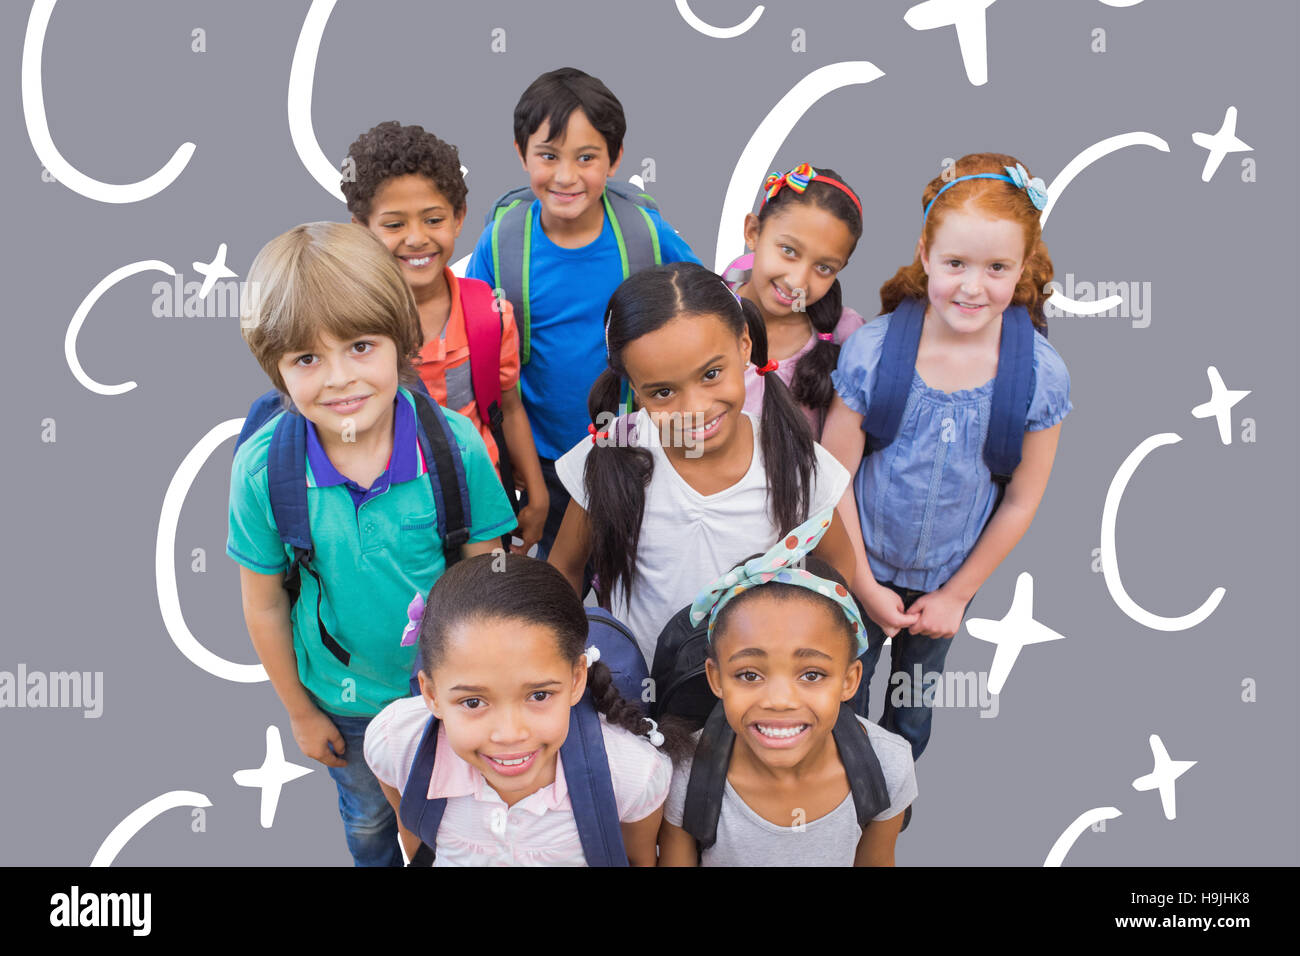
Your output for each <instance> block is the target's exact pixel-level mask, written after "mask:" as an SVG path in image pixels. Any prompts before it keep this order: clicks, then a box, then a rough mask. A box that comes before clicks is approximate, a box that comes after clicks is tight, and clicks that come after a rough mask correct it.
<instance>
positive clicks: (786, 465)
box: [740, 299, 817, 528]
mask: <svg viewBox="0 0 1300 956" xmlns="http://www.w3.org/2000/svg"><path fill="white" fill-rule="evenodd" d="M740 306H741V309H743V310H744V313H745V321H746V322H747V323H748V324H749V337H750V341H751V342H752V346H751V348H750V353H749V360H750V361H751V362H753V363H754V364H755V365H757V366H760V367H761V366H763V365H766V364H767V329H766V327H765V326H764V324H763V317H762V315H761V314H760V313H759V311H758V306H756V305H754V303H752V302H750V301H749V300H748V299H742V300H741V303H740ZM760 421H761V424H762V427H761V428H760V430H759V431H760V433H761V436H762V450H763V467H764V469H765V470H766V472H767V492H768V507H769V509H770V514H771V517H772V522H773V524H775V525H776V526H777V527H778V528H794V527H797V526H799V525H801V524H803V523H804V522H805V521H807V520H808V509H809V507H810V502H811V499H812V483H813V477H814V475H815V473H816V469H817V457H816V453H815V452H814V450H813V436H812V431H811V430H810V429H809V427H808V419H807V418H805V417H804V414H803V412H802V411H800V410H799V406H798V405H797V404H795V400H794V396H793V395H791V394H790V390H789V389H788V388H786V386H785V382H783V381H781V378H780V376H778V375H765V376H764V377H763V411H762V417H761V419H760Z"/></svg>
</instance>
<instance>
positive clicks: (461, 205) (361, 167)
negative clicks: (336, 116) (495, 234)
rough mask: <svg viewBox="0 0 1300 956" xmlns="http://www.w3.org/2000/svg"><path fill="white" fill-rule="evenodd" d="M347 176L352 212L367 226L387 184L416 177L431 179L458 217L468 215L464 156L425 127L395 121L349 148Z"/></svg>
mask: <svg viewBox="0 0 1300 956" xmlns="http://www.w3.org/2000/svg"><path fill="white" fill-rule="evenodd" d="M354 170H355V178H354V177H353V176H352V175H351V173H352V172H353V171H354ZM341 172H342V174H343V182H342V184H341V186H342V189H343V197H344V198H345V199H346V200H347V203H348V212H350V213H352V215H353V216H354V217H356V219H357V221H358V222H361V223H368V222H369V221H370V211H371V210H370V204H371V203H372V202H373V201H374V198H375V193H376V192H378V191H379V187H380V186H382V185H383V184H384V182H385V181H386V180H389V179H393V178H394V177H397V176H408V175H411V174H413V173H414V174H417V175H420V176H425V177H427V178H428V179H429V180H430V181H431V182H432V183H433V184H434V186H436V187H437V188H438V192H440V193H442V194H443V195H444V196H445V197H447V201H448V202H449V203H451V206H452V211H453V212H455V213H456V214H457V215H459V214H460V213H462V212H464V211H465V196H466V195H467V194H468V193H469V187H467V186H466V185H465V178H464V177H463V176H462V175H461V174H460V154H459V153H458V152H457V151H456V147H455V146H452V145H451V144H450V143H444V142H443V141H442V140H440V139H439V138H438V137H436V136H434V135H433V134H432V133H427V132H425V130H424V127H423V126H403V125H401V124H400V123H398V122H397V121H396V120H389V121H388V122H386V123H380V124H379V125H378V126H376V127H374V128H373V129H370V130H367V131H366V132H364V133H362V134H361V135H360V136H358V137H357V138H356V141H355V142H354V143H353V144H352V145H351V146H349V147H348V156H347V159H345V160H344V161H343V167H342V170H341Z"/></svg>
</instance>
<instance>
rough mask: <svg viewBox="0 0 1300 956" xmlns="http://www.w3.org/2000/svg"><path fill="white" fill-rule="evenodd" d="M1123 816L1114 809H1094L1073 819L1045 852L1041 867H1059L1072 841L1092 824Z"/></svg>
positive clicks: (1072, 843)
mask: <svg viewBox="0 0 1300 956" xmlns="http://www.w3.org/2000/svg"><path fill="white" fill-rule="evenodd" d="M1120 816H1123V814H1122V813H1120V812H1119V811H1118V810H1116V809H1115V808H1114V807H1094V808H1093V809H1091V810H1085V811H1084V812H1083V813H1081V814H1079V815H1078V816H1077V817H1075V820H1074V822H1073V823H1071V824H1070V825H1069V826H1068V827H1066V828H1065V832H1064V833H1062V834H1061V835H1060V836H1059V837H1057V838H1056V842H1055V843H1053V844H1052V848H1051V849H1050V850H1049V851H1048V852H1047V859H1046V860H1044V861H1043V866H1045V867H1047V866H1060V865H1061V862H1062V861H1063V860H1064V859H1065V854H1067V853H1069V852H1070V847H1072V846H1074V841H1075V840H1077V839H1079V837H1080V836H1082V835H1083V831H1084V830H1086V829H1088V827H1090V826H1092V825H1093V824H1094V823H1100V822H1101V821H1102V820H1114V819H1115V818H1116V817H1120Z"/></svg>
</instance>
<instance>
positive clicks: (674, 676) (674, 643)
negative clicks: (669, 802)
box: [650, 607, 912, 853]
mask: <svg viewBox="0 0 1300 956" xmlns="http://www.w3.org/2000/svg"><path fill="white" fill-rule="evenodd" d="M690 613H691V609H690V608H689V607H686V608H683V609H682V610H680V611H678V612H677V613H676V614H674V615H673V616H672V618H671V619H670V620H669V621H668V623H667V624H666V625H665V626H664V629H663V631H662V632H661V633H660V635H659V639H658V642H657V644H656V645H655V655H654V664H653V666H652V667H651V669H650V674H651V686H653V687H654V688H655V695H654V701H653V703H652V705H651V708H650V710H651V713H650V716H651V717H653V718H654V719H656V720H660V719H662V718H664V717H667V716H674V717H678V718H680V719H682V720H684V721H687V722H689V723H691V724H693V725H695V726H700V725H702V729H701V732H700V739H699V742H698V743H697V744H696V747H695V757H694V760H693V762H692V763H691V775H690V779H689V781H688V783H687V787H686V804H685V807H684V809H683V811H682V829H683V830H685V831H686V832H687V833H689V834H690V835H691V836H693V837H694V838H695V841H696V843H698V844H699V848H700V852H701V853H703V852H704V851H705V850H707V849H708V848H709V847H711V846H713V844H714V843H715V842H716V841H717V837H718V817H719V815H720V814H721V813H722V796H723V793H724V792H725V790H726V784H727V768H728V767H729V765H730V763H731V748H732V747H733V746H734V744H735V742H736V734H735V731H733V730H732V729H731V726H730V725H729V724H728V723H727V717H726V713H725V712H724V711H723V708H722V701H720V700H718V698H717V697H715V696H714V694H713V690H712V688H710V687H709V683H708V679H707V678H706V677H705V675H704V662H705V660H706V659H707V657H708V627H709V625H708V621H707V620H704V621H701V622H700V623H699V624H696V625H693V624H691V618H690ZM661 687H662V688H663V690H662V692H660V691H659V688H661ZM863 731H864V728H863V726H862V724H861V723H859V722H858V719H857V717H856V716H855V715H854V713H853V709H852V707H851V706H850V705H849V704H847V703H845V704H842V705H841V706H840V713H839V717H838V718H837V719H836V722H835V727H834V729H833V731H832V734H833V735H834V738H835V745H836V748H837V749H838V750H839V754H840V760H841V761H843V763H844V771H845V773H846V774H847V775H848V778H849V790H850V792H851V793H852V795H853V805H854V807H855V808H856V810H857V816H858V824H859V826H863V827H865V826H866V825H867V824H869V823H870V822H871V821H872V818H874V817H875V816H876V814H878V813H880V812H881V811H882V810H884V809H885V808H886V807H888V806H889V788H888V787H887V786H886V784H885V775H884V772H883V771H882V770H881V769H880V760H879V759H878V758H877V757H876V752H875V749H874V748H873V747H872V746H871V741H870V739H869V738H868V737H867V735H866V734H865V733H864V732H863ZM911 820H912V808H911V807H910V806H909V807H908V808H907V810H905V811H904V816H903V827H902V828H903V829H904V830H906V829H907V825H908V824H909V823H910V822H911Z"/></svg>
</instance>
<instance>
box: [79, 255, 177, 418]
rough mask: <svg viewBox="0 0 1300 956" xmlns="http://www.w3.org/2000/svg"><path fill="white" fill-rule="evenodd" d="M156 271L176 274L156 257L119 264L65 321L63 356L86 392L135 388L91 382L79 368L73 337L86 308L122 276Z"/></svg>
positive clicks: (130, 384)
mask: <svg viewBox="0 0 1300 956" xmlns="http://www.w3.org/2000/svg"><path fill="white" fill-rule="evenodd" d="M151 270H157V271H158V272H162V273H166V274H167V275H169V276H174V275H176V270H175V269H173V268H172V267H171V266H169V265H168V264H167V263H165V262H163V261H161V260H159V259H145V260H142V261H140V262H132V263H129V264H128V265H124V266H122V268H120V269H114V270H113V271H112V272H110V273H109V274H108V275H106V276H104V278H102V279H100V280H99V284H98V285H96V286H95V288H93V289H91V290H90V293H89V295H87V296H86V297H85V298H84V299H82V300H81V305H79V306H77V311H76V312H75V313H74V314H73V316H72V321H71V322H69V323H68V331H67V333H66V334H65V335H64V336H63V357H64V358H65V359H67V362H68V368H70V369H71V370H72V375H73V377H74V378H75V379H76V380H77V381H78V382H80V383H81V384H82V385H84V386H85V387H86V388H88V389H90V391H92V392H94V393H96V394H97V395H121V394H122V393H123V392H129V391H131V389H133V388H135V382H122V383H121V384H120V385H104V384H102V383H100V382H97V381H95V380H94V379H93V378H91V377H90V376H89V375H87V374H86V371H85V369H83V368H82V367H81V360H80V359H78V358H77V336H78V335H79V334H80V333H81V326H82V324H83V323H84V322H85V321H86V316H88V315H89V314H90V310H91V309H93V308H94V307H95V303H96V302H98V301H99V297H100V296H102V295H103V294H104V293H105V292H107V291H108V290H109V289H111V288H112V287H113V286H115V285H117V284H118V283H119V282H121V281H122V280H123V279H125V278H128V277H129V276H133V275H135V274H136V273H139V272H149V271H151Z"/></svg>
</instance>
